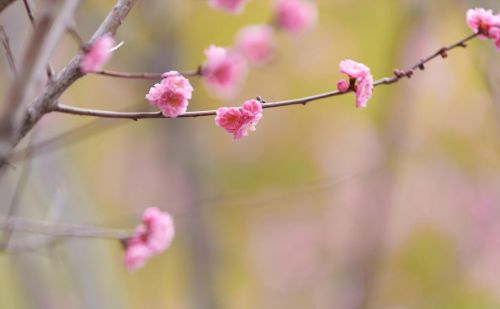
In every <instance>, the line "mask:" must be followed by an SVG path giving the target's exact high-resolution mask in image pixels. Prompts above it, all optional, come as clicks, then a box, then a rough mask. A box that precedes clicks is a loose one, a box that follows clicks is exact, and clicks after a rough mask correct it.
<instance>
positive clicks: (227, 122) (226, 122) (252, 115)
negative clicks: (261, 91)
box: [215, 100, 262, 140]
mask: <svg viewBox="0 0 500 309" xmlns="http://www.w3.org/2000/svg"><path fill="white" fill-rule="evenodd" d="M261 118H262V104H261V103H260V102H259V101H257V100H248V101H246V102H245V103H243V106H242V107H241V108H236V107H221V108H219V109H218V110H217V116H216V117H215V124H216V125H217V126H219V127H221V128H223V129H224V130H226V131H227V132H228V133H231V134H233V139H234V140H238V139H240V138H242V137H244V136H248V131H255V126H256V125H257V124H258V123H259V120H260V119H261Z"/></svg>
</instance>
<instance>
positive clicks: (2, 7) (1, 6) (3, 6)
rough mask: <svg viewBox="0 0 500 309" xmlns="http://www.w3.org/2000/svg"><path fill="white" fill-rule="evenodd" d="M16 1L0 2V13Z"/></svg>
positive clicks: (4, 0)
mask: <svg viewBox="0 0 500 309" xmlns="http://www.w3.org/2000/svg"><path fill="white" fill-rule="evenodd" d="M14 1H16V0H0V13H2V12H3V10H5V9H6V8H7V7H8V6H9V5H10V4H11V3H12V2H14Z"/></svg>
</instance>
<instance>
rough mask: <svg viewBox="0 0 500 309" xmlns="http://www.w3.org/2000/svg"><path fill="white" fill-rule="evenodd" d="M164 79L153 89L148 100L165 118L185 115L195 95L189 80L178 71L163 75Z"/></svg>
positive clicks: (147, 96) (148, 95)
mask: <svg viewBox="0 0 500 309" xmlns="http://www.w3.org/2000/svg"><path fill="white" fill-rule="evenodd" d="M162 77H163V79H162V80H161V82H159V83H157V84H155V85H154V86H153V87H151V89H150V90H149V93H148V94H147V95H146V99H147V100H148V101H149V102H150V103H151V104H153V105H154V106H156V107H158V108H159V109H160V110H161V112H162V114H163V115H164V116H165V117H177V116H179V115H181V114H184V113H185V112H186V109H187V106H188V104H189V100H190V99H191V96H192V93H193V87H192V86H191V84H190V83H189V80H188V79H187V78H185V77H184V76H182V75H181V74H180V73H178V72H176V71H170V72H166V73H163V74H162Z"/></svg>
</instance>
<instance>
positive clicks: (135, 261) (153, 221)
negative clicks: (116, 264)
mask: <svg viewBox="0 0 500 309" xmlns="http://www.w3.org/2000/svg"><path fill="white" fill-rule="evenodd" d="M174 235H175V229H174V223H173V220H172V217H171V216H170V215H169V214H168V213H166V212H162V211H160V210H159V209H158V208H155V207H151V208H147V209H146V210H145V211H144V213H143V215H142V224H140V225H139V226H137V227H136V229H135V232H134V235H133V236H132V237H131V238H130V239H128V240H127V242H126V251H125V267H126V268H127V269H128V270H133V269H137V268H140V267H142V266H143V265H144V264H145V263H146V262H147V260H148V259H149V258H150V257H152V256H153V255H156V254H159V253H161V252H162V251H164V250H165V249H166V248H167V247H168V246H170V244H171V243H172V240H173V238H174Z"/></svg>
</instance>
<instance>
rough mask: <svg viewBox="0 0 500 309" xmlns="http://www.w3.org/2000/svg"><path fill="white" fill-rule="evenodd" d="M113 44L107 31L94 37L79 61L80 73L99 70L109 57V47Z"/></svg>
mask: <svg viewBox="0 0 500 309" xmlns="http://www.w3.org/2000/svg"><path fill="white" fill-rule="evenodd" d="M114 44H115V43H114V40H113V37H111V35H110V34H108V33H107V34H104V35H103V36H101V37H100V38H98V39H96V40H95V42H94V44H92V46H91V47H90V49H89V50H88V51H87V52H86V53H85V55H84V56H83V59H82V60H81V62H80V70H81V71H82V73H84V74H86V73H92V72H97V71H100V70H101V69H102V67H103V65H104V64H105V63H106V62H108V61H109V59H110V58H111V53H112V52H111V49H112V48H113V45H114Z"/></svg>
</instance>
